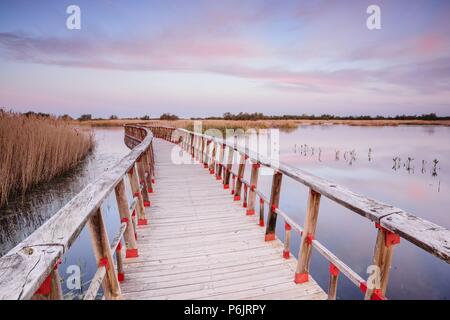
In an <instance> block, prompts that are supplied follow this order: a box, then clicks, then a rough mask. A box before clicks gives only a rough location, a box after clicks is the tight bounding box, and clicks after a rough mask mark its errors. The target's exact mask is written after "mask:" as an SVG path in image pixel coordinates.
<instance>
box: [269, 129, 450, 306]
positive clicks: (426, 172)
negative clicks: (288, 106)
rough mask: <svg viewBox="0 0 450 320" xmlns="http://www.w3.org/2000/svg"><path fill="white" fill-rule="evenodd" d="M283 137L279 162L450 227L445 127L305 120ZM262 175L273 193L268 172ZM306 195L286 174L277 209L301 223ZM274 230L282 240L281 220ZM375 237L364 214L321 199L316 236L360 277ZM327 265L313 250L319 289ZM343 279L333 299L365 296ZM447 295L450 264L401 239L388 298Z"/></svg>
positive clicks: (449, 134) (296, 244) (449, 156)
mask: <svg viewBox="0 0 450 320" xmlns="http://www.w3.org/2000/svg"><path fill="white" fill-rule="evenodd" d="M280 138H281V151H282V155H281V161H283V162H286V163H288V164H290V165H292V166H294V167H298V168H300V169H303V170H306V171H308V172H311V173H314V174H316V175H318V176H320V177H323V178H325V179H328V180H331V181H335V182H337V183H340V184H342V185H344V186H347V187H348V188H350V189H351V190H353V191H355V192H357V193H360V194H364V195H367V196H369V197H372V198H375V199H378V200H380V201H382V202H385V203H389V204H392V205H394V206H397V207H400V208H402V209H404V210H406V211H408V212H411V213H413V214H415V215H418V216H420V217H423V218H425V219H427V220H430V221H433V222H435V223H437V224H440V225H442V226H444V227H447V228H448V227H449V226H450V217H449V215H448V210H447V209H446V208H449V207H450V198H449V197H448V187H449V183H450V175H449V172H450V171H449V170H450V148H449V147H448V141H449V139H450V128H448V127H421V126H399V127H349V126H327V128H326V129H325V128H319V127H311V126H304V127H301V128H299V129H298V130H297V131H295V132H292V133H290V134H281V135H280ZM312 148H314V149H315V150H319V149H321V150H322V154H321V157H320V160H321V161H319V159H318V158H317V157H314V156H313V155H312V152H311V150H312ZM305 150H306V152H305ZM262 181H263V182H262V184H264V185H265V193H266V194H270V182H271V181H270V177H263V178H262ZM441 191H442V192H441ZM306 199H307V188H305V187H304V186H302V185H299V184H298V183H295V182H294V181H292V180H291V179H289V178H287V179H284V180H283V187H282V194H281V202H280V207H282V208H283V209H286V211H287V212H288V213H289V214H290V216H291V217H293V218H294V220H295V221H297V222H298V223H299V224H302V223H303V221H304V218H305V212H306ZM277 236H278V237H279V238H280V239H283V238H284V229H283V223H280V224H279V225H277ZM375 237H376V230H375V228H374V226H373V224H372V223H371V222H369V221H368V220H367V219H364V218H362V217H360V216H358V215H357V214H355V213H353V212H350V211H349V210H347V209H345V208H343V207H341V206H339V205H337V204H336V203H334V202H332V201H330V200H328V199H326V198H325V199H323V201H322V202H321V209H320V214H319V223H318V229H317V238H318V239H319V240H320V241H321V242H322V243H324V244H325V245H326V246H327V247H328V248H329V249H330V250H331V251H332V252H333V253H335V254H336V255H337V256H338V257H340V258H341V259H342V260H343V261H344V262H346V263H347V264H348V265H349V266H350V267H352V268H353V269H354V270H355V271H357V272H358V273H359V274H360V275H361V276H363V277H366V276H367V274H366V267H367V266H368V265H370V264H371V261H372V254H373V248H374V242H375ZM299 242H300V239H299V237H297V238H296V239H295V238H294V240H293V243H292V245H293V252H294V253H297V252H298V248H299ZM327 268H328V263H327V262H326V261H325V260H324V259H323V258H322V257H321V256H320V255H319V254H314V255H313V258H312V265H311V270H313V271H312V275H313V276H314V277H315V278H316V280H317V281H318V282H319V284H320V285H321V286H322V287H324V288H326V287H327V286H328V270H327ZM423 275H426V276H425V277H424V276H423ZM344 278H345V277H340V280H339V281H340V284H339V289H338V297H340V298H355V299H358V298H362V294H361V292H359V290H358V289H357V288H355V287H354V286H353V285H352V284H351V283H350V282H349V281H347V280H345V279H344ZM449 293H450V268H449V266H448V264H446V263H445V262H443V261H441V260H439V259H437V258H435V257H433V256H431V255H430V254H428V253H426V252H424V251H423V250H421V249H418V248H417V247H415V246H414V245H412V244H410V243H409V242H407V241H405V240H402V242H401V244H400V245H399V246H398V247H396V248H395V253H394V262H393V267H392V273H391V280H390V284H389V288H388V292H387V295H388V297H391V298H394V299H404V298H413V299H414V298H428V299H449V298H450V296H449Z"/></svg>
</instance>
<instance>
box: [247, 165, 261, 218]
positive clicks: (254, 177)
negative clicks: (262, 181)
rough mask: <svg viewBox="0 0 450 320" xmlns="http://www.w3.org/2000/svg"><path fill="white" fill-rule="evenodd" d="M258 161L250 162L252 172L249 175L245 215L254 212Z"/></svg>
mask: <svg viewBox="0 0 450 320" xmlns="http://www.w3.org/2000/svg"><path fill="white" fill-rule="evenodd" d="M259 168H260V164H259V163H254V164H252V172H251V176H250V191H249V195H248V203H247V215H249V216H250V215H254V214H255V202H256V188H257V187H258V176H259Z"/></svg>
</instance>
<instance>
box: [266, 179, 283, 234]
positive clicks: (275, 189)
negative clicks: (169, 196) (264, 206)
mask: <svg viewBox="0 0 450 320" xmlns="http://www.w3.org/2000/svg"><path fill="white" fill-rule="evenodd" d="M282 178H283V175H282V174H281V172H278V171H276V172H274V174H273V178H272V191H271V193H270V205H269V215H268V217H267V227H266V236H265V241H272V240H275V227H276V224H277V213H276V212H275V210H276V209H277V208H278V204H279V202H280V191H281V180H282Z"/></svg>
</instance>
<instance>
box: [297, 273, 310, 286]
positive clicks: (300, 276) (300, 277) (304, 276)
mask: <svg viewBox="0 0 450 320" xmlns="http://www.w3.org/2000/svg"><path fill="white" fill-rule="evenodd" d="M308 281H309V274H308V273H307V272H305V273H295V279H294V282H295V283H296V284H300V283H305V282H308Z"/></svg>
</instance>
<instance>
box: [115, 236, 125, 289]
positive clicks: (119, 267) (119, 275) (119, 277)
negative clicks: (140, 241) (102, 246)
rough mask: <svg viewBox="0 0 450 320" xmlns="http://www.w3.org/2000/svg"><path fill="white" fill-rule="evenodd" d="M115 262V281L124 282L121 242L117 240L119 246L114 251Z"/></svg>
mask: <svg viewBox="0 0 450 320" xmlns="http://www.w3.org/2000/svg"><path fill="white" fill-rule="evenodd" d="M116 262H117V281H119V282H123V281H125V272H124V270H123V256H122V240H119V244H118V245H117V249H116Z"/></svg>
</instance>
